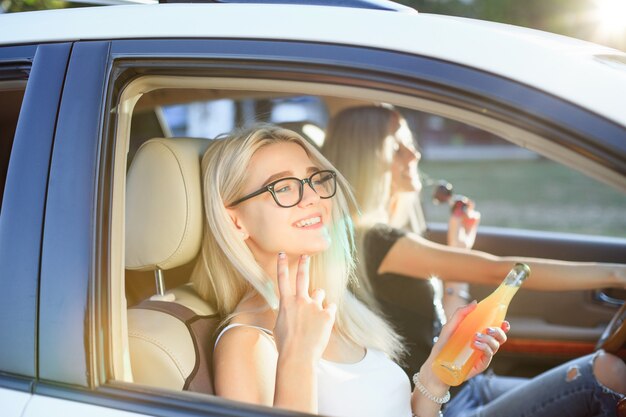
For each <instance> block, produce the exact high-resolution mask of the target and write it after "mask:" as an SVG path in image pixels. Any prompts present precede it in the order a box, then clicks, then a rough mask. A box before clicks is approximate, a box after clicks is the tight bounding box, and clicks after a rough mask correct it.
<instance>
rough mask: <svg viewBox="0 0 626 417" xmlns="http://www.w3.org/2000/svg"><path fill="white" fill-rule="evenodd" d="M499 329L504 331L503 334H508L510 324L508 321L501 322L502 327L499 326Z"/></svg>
mask: <svg viewBox="0 0 626 417" xmlns="http://www.w3.org/2000/svg"><path fill="white" fill-rule="evenodd" d="M500 328H501V329H502V330H503V331H504V333H508V332H509V330H511V323H509V322H508V321H506V320H504V321H503V322H502V325H501V326H500Z"/></svg>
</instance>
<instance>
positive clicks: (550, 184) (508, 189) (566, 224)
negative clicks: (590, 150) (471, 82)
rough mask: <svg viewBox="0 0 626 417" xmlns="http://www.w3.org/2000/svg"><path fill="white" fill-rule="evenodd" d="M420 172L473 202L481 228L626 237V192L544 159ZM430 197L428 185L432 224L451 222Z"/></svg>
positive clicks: (452, 164) (432, 166)
mask: <svg viewBox="0 0 626 417" xmlns="http://www.w3.org/2000/svg"><path fill="white" fill-rule="evenodd" d="M420 170H422V171H423V172H425V173H426V174H428V176H430V177H431V178H433V179H439V178H443V179H446V180H448V181H449V182H451V183H452V184H453V186H454V192H455V193H459V194H463V195H466V196H468V197H470V198H472V199H473V200H474V201H475V202H476V207H477V209H478V210H479V211H480V212H481V213H482V219H481V224H482V225H488V226H502V227H515V228H522V229H534V230H549V231H559V232H570V233H582V234H591V235H603V236H617V237H626V193H623V192H621V191H618V190H616V189H614V188H612V187H610V186H607V185H605V184H603V183H599V182H598V181H596V180H594V179H591V178H588V177H586V176H584V175H583V174H580V173H578V172H576V171H573V170H571V169H569V168H567V167H563V166H561V165H558V164H556V163H554V162H551V161H548V160H545V159H538V160H513V161H503V160H499V161H469V162H459V161H423V162H421V163H420ZM431 194H432V187H425V189H424V193H423V205H424V210H425V212H426V216H427V218H428V220H429V221H437V222H446V221H447V218H448V214H449V211H448V209H447V208H446V207H442V206H435V205H433V204H432V203H431V202H430V196H431Z"/></svg>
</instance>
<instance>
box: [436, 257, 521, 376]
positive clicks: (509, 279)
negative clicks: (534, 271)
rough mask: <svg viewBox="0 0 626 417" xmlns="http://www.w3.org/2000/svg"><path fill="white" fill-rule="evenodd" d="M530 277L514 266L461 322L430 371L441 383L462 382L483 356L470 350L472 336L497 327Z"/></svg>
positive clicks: (519, 264)
mask: <svg viewBox="0 0 626 417" xmlns="http://www.w3.org/2000/svg"><path fill="white" fill-rule="evenodd" d="M529 275H530V267H529V266H528V265H526V264H522V263H517V264H515V266H513V269H511V271H510V272H509V273H508V274H507V276H506V278H504V281H503V282H502V284H500V286H499V287H498V288H496V290H495V291H494V292H492V293H491V294H489V295H488V296H487V297H486V298H485V299H484V300H482V301H481V302H480V303H478V305H477V306H476V308H475V309H474V310H473V311H472V312H471V313H470V314H468V315H467V316H466V317H465V319H463V321H462V322H461V324H460V325H459V327H457V329H456V330H455V331H454V333H453V334H452V336H450V339H448V341H447V343H446V344H445V346H444V347H443V349H442V350H441V352H440V353H439V355H437V357H436V358H435V362H434V363H433V372H434V373H435V375H437V376H438V377H439V378H440V379H441V381H443V382H444V383H446V384H448V385H451V386H457V385H460V384H461V383H462V382H463V381H465V379H466V378H467V374H469V372H470V371H471V370H472V368H473V367H474V363H475V362H476V361H477V360H478V359H479V357H480V355H481V354H482V353H481V352H480V351H478V350H475V349H473V348H472V342H473V340H474V335H475V334H476V333H479V332H480V333H483V332H484V331H485V329H486V328H487V327H500V325H501V324H502V321H503V320H504V316H505V315H506V311H507V309H508V307H509V303H510V302H511V299H512V298H513V296H514V295H515V293H516V292H517V290H518V289H519V287H520V285H522V282H524V280H525V279H526V278H527V277H528V276H529Z"/></svg>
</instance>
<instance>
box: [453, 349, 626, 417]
mask: <svg viewBox="0 0 626 417" xmlns="http://www.w3.org/2000/svg"><path fill="white" fill-rule="evenodd" d="M593 360H594V356H593V355H588V356H584V357H582V358H578V359H575V360H573V361H571V362H568V363H565V364H563V365H561V366H559V367H556V368H554V369H551V370H550V371H548V372H545V373H543V374H541V375H539V376H537V377H535V378H532V379H525V378H511V377H499V376H495V375H493V374H491V375H489V374H488V375H478V376H476V377H474V378H472V379H470V380H469V381H468V382H467V384H466V386H465V387H464V388H463V389H462V390H461V391H460V392H459V393H458V394H457V395H455V396H454V398H453V399H452V400H451V401H450V402H449V403H448V405H447V407H445V408H444V410H443V411H444V413H443V415H444V417H500V416H502V417H531V416H532V417H552V416H559V417H577V416H580V417H583V416H584V417H600V416H603V417H604V416H616V415H617V410H616V405H617V401H619V399H620V398H622V395H620V394H618V393H616V392H614V391H611V390H609V389H608V388H606V387H604V386H602V385H601V384H600V383H599V382H598V381H597V380H596V378H595V376H594V374H593Z"/></svg>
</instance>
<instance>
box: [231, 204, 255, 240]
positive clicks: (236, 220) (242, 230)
mask: <svg viewBox="0 0 626 417" xmlns="http://www.w3.org/2000/svg"><path fill="white" fill-rule="evenodd" d="M226 212H227V213H228V217H230V220H231V221H232V222H233V226H234V227H235V229H236V230H237V233H239V235H240V236H241V238H242V239H243V240H246V239H248V238H249V237H250V235H249V234H248V230H247V229H246V227H245V226H244V224H243V220H242V219H241V217H240V216H239V213H238V212H237V209H230V208H227V209H226Z"/></svg>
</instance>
